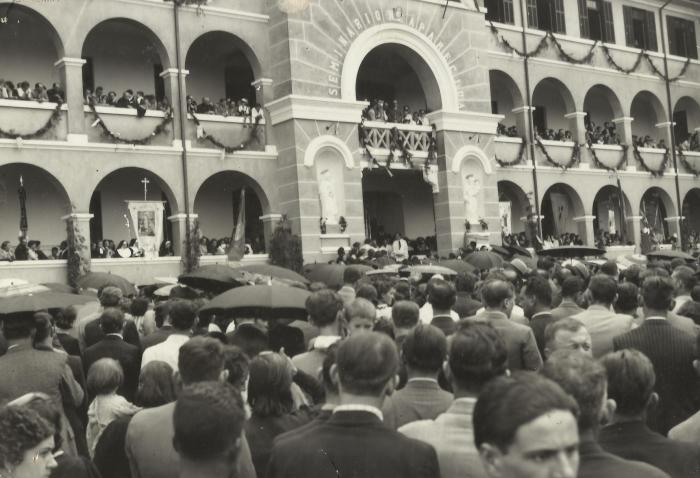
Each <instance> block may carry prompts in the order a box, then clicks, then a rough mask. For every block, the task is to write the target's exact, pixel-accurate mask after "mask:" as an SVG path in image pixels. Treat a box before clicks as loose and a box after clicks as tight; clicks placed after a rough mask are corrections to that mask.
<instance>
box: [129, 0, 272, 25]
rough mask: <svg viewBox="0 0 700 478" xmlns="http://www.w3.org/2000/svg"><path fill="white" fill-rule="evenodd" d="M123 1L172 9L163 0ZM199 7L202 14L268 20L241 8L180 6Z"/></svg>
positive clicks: (261, 15) (193, 9) (187, 8)
mask: <svg viewBox="0 0 700 478" xmlns="http://www.w3.org/2000/svg"><path fill="white" fill-rule="evenodd" d="M121 1H122V2H123V3H131V4H134V5H139V6H142V7H143V6H144V5H152V6H154V7H158V8H164V9H168V10H172V9H173V7H172V2H165V1H163V0H121ZM198 8H201V9H202V11H203V12H204V14H212V15H218V16H221V17H227V18H232V19H236V20H247V21H252V22H257V23H268V22H269V21H270V17H269V15H263V14H261V13H252V12H244V11H242V10H229V9H228V8H221V7H211V6H208V5H202V6H200V7H198V6H197V5H184V6H182V7H180V9H181V10H184V11H189V12H193V13H196V12H197V9H198Z"/></svg>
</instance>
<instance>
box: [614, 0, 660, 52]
mask: <svg viewBox="0 0 700 478" xmlns="http://www.w3.org/2000/svg"><path fill="white" fill-rule="evenodd" d="M622 11H623V14H624V20H625V42H626V43H627V46H631V47H634V48H641V49H643V50H651V51H657V50H658V45H657V43H656V18H655V17H654V12H650V11H648V10H642V9H640V8H634V7H627V6H625V7H622Z"/></svg>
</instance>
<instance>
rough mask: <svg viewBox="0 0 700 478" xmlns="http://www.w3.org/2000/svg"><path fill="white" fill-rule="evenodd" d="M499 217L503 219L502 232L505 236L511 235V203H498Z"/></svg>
mask: <svg viewBox="0 0 700 478" xmlns="http://www.w3.org/2000/svg"><path fill="white" fill-rule="evenodd" d="M498 216H499V217H500V218H501V231H502V232H503V234H510V233H511V231H513V221H512V217H511V204H510V201H501V202H499V203H498Z"/></svg>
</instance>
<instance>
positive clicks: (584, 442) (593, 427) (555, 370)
mask: <svg viewBox="0 0 700 478" xmlns="http://www.w3.org/2000/svg"><path fill="white" fill-rule="evenodd" d="M542 374H543V375H544V376H545V377H547V378H548V379H550V380H552V381H554V382H556V383H557V384H559V386H561V388H563V389H564V391H565V392H566V393H568V394H569V395H570V396H571V397H572V398H574V400H576V402H577V403H578V407H579V415H578V434H579V439H580V445H579V456H580V465H579V471H578V478H601V477H608V476H609V477H615V478H662V477H663V478H668V475H666V474H665V473H664V472H662V471H661V470H659V469H658V468H655V467H653V466H651V465H647V464H646V463H641V462H637V461H629V460H624V459H622V458H619V457H617V456H615V455H613V454H611V453H608V452H606V451H604V450H603V449H602V448H601V447H600V444H599V443H598V433H599V431H600V424H601V423H602V422H604V421H607V420H608V419H609V418H610V417H611V416H612V412H613V411H614V409H615V402H614V401H613V400H609V399H608V398H607V377H606V373H605V369H604V368H603V366H602V365H601V364H600V363H599V362H597V361H596V360H594V359H593V358H592V357H589V356H588V355H586V354H582V353H579V352H575V351H571V350H559V351H557V352H555V353H553V354H552V355H551V356H550V357H549V358H548V359H547V362H545V364H544V367H543V369H542Z"/></svg>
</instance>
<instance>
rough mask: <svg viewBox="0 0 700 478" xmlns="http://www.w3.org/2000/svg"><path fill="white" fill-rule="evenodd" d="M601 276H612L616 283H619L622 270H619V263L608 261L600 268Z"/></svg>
mask: <svg viewBox="0 0 700 478" xmlns="http://www.w3.org/2000/svg"><path fill="white" fill-rule="evenodd" d="M600 272H601V274H605V275H606V276H610V277H611V278H612V279H613V280H614V281H617V279H618V277H619V276H620V270H619V269H618V268H617V262H614V261H607V262H605V263H604V264H603V265H602V266H600Z"/></svg>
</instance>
